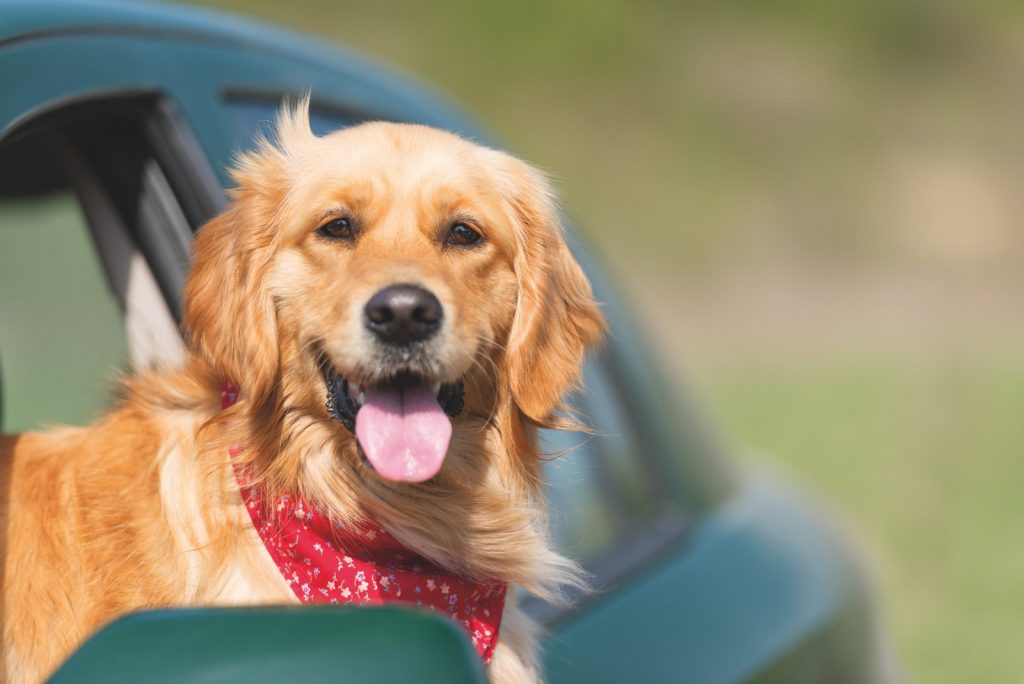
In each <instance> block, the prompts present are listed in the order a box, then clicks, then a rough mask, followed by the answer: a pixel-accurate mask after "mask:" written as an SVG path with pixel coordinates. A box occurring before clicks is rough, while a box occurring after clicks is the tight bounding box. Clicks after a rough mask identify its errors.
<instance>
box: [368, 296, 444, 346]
mask: <svg viewBox="0 0 1024 684" xmlns="http://www.w3.org/2000/svg"><path fill="white" fill-rule="evenodd" d="M365 313H366V327H367V328H369V329H370V330H371V331H372V332H373V333H374V334H375V335H376V336H377V337H379V338H380V339H381V340H383V341H384V342H388V343H390V344H409V343H410V342H419V341H421V340H425V339H427V338H428V337H430V336H431V335H433V334H434V333H435V332H437V330H438V328H440V327H441V318H442V317H443V316H444V311H443V310H442V309H441V302H439V301H437V297H435V296H434V295H433V293H431V292H430V291H429V290H424V289H423V288H422V287H419V286H417V285H389V286H388V287H385V288H384V289H383V290H381V291H380V292H378V293H377V294H375V295H373V296H372V297H370V301H368V302H367V303H366V309H365Z"/></svg>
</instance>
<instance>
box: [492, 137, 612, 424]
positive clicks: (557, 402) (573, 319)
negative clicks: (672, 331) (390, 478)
mask: <svg viewBox="0 0 1024 684" xmlns="http://www.w3.org/2000/svg"><path fill="white" fill-rule="evenodd" d="M503 156H504V155H503ZM503 170H504V173H503V180H504V182H503V183H502V185H503V187H504V193H505V197H506V202H507V203H508V206H509V209H510V214H511V215H512V218H513V220H514V221H515V223H516V232H517V243H518V244H517V254H516V256H515V258H514V261H513V268H514V270H515V275H516V281H517V283H518V287H519V293H518V301H517V306H516V313H515V318H514V319H513V322H512V327H511V330H510V332H509V339H508V345H507V347H506V353H505V362H506V372H507V377H508V378H509V382H510V386H511V391H512V398H513V400H514V401H515V403H516V405H518V407H519V409H520V411H522V412H523V413H524V414H525V415H526V416H527V417H529V418H530V419H531V420H532V421H533V422H534V423H535V424H537V425H542V426H545V425H550V424H552V418H553V416H552V414H553V412H554V411H555V410H556V409H558V408H559V407H561V405H562V403H561V402H562V397H563V396H564V395H565V394H566V393H567V392H569V391H570V390H571V389H573V388H574V387H575V386H576V384H577V383H578V381H579V377H580V367H581V365H582V363H583V356H584V354H585V353H586V351H587V349H588V348H589V347H591V346H593V345H595V344H596V343H597V342H598V341H600V339H601V338H602V336H603V334H604V331H605V322H604V317H603V316H602V315H601V312H600V310H599V309H598V306H597V303H596V302H595V301H594V297H593V294H592V293H591V289H590V283H589V282H588V281H587V278H586V276H585V275H584V274H583V269H582V268H580V265H579V264H578V263H577V262H576V259H575V258H574V257H573V255H572V253H571V252H570V251H569V247H568V245H566V243H565V239H564V237H563V235H562V228H561V225H560V223H559V220H558V211H557V208H556V205H555V202H554V197H553V193H552V192H551V189H550V187H549V185H548V183H547V181H546V180H545V179H544V178H543V176H541V174H540V173H539V172H537V171H536V170H535V169H533V168H532V167H530V166H529V165H527V164H525V163H524V162H521V161H519V160H518V159H514V158H511V157H507V156H505V163H504V165H503Z"/></svg>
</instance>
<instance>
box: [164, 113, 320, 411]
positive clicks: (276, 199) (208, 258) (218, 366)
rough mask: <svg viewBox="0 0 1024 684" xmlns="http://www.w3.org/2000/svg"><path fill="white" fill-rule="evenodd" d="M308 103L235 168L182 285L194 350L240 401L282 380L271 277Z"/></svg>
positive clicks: (305, 134) (307, 136)
mask: <svg viewBox="0 0 1024 684" xmlns="http://www.w3.org/2000/svg"><path fill="white" fill-rule="evenodd" d="M308 108H309V101H308V98H305V99H302V100H300V101H298V102H295V103H293V104H291V105H287V104H286V106H285V108H284V109H283V110H282V113H281V115H280V117H279V118H278V121H277V129H276V136H275V138H276V139H275V141H274V142H270V141H268V140H266V139H260V140H258V141H257V144H256V148H255V149H254V150H253V151H251V152H247V153H245V154H243V155H241V156H240V157H239V159H238V161H237V163H236V165H235V168H234V170H233V171H232V176H233V178H234V180H235V182H236V184H237V185H236V187H235V189H234V190H232V193H231V194H232V200H231V204H230V205H229V206H228V208H227V209H226V210H225V211H224V212H223V213H222V214H220V215H219V216H217V217H216V218H214V219H213V220H211V221H210V222H209V223H207V224H206V225H204V226H203V227H202V228H200V229H199V232H198V233H197V235H196V239H195V242H194V243H193V245H192V267H191V270H190V271H189V275H188V278H187V279H186V281H185V292H184V316H183V323H184V327H185V330H186V333H187V335H188V339H189V342H190V344H191V345H192V347H193V349H194V350H195V351H196V352H197V353H198V354H199V355H200V356H201V357H203V358H204V359H205V360H206V361H207V362H208V363H209V364H210V365H211V367H212V368H213V369H214V370H215V371H216V372H217V373H218V374H220V375H221V376H223V378H224V379H226V380H227V379H230V380H232V381H233V382H235V383H237V384H238V385H239V387H240V388H241V391H242V396H243V397H245V396H249V397H264V396H267V395H268V394H269V392H270V391H271V389H272V387H273V386H274V384H275V383H276V382H277V379H278V378H279V375H280V349H279V343H278V336H279V335H278V332H279V331H278V329H277V320H276V313H275V306H274V300H273V297H272V295H271V294H270V292H269V291H268V288H267V272H268V271H269V269H270V264H271V258H272V256H273V253H274V250H275V248H276V239H277V238H278V236H279V234H280V231H279V230H278V226H277V221H278V217H279V215H280V213H281V211H280V210H281V207H282V206H283V204H284V203H285V201H286V199H287V196H288V188H289V184H290V183H289V181H290V175H291V174H290V171H291V169H292V167H293V166H294V164H295V158H296V157H297V156H299V155H301V149H302V146H303V145H304V144H305V142H307V141H308V140H311V139H312V138H313V135H312V133H311V132H310V129H309V110H308Z"/></svg>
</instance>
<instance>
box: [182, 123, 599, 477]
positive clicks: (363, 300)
mask: <svg viewBox="0 0 1024 684" xmlns="http://www.w3.org/2000/svg"><path fill="white" fill-rule="evenodd" d="M234 178H235V180H236V182H237V188H236V189H235V190H234V192H233V197H232V201H231V204H230V206H229V207H228V208H227V210H226V211H225V212H224V213H223V214H221V215H220V216H218V217H217V218H215V219H214V220H213V221H211V222H210V223H209V224H207V225H206V226H204V227H203V228H202V230H200V232H199V234H198V236H197V238H196V241H195V245H194V250H193V254H194V264H193V268H192V271H191V273H190V275H189V278H188V281H187V284H186V290H185V318H184V322H185V326H186V329H187V330H188V331H189V335H190V340H191V343H192V346H193V349H194V351H195V352H196V353H197V354H198V355H199V356H200V357H201V358H203V359H204V360H205V362H206V363H207V364H209V366H210V367H211V368H212V369H213V370H214V371H215V372H216V373H217V374H219V375H221V376H222V377H224V378H229V379H232V380H234V381H235V382H236V383H238V385H239V386H240V387H241V389H242V402H247V404H248V406H249V410H250V412H251V419H252V420H254V421H255V420H264V421H275V420H276V421H278V422H282V421H283V422H285V423H286V422H287V420H288V417H287V416H285V415H284V414H286V413H288V412H289V411H291V412H293V413H294V412H295V411H302V410H308V411H309V412H311V413H313V414H315V417H316V419H317V420H322V421H326V420H328V419H327V415H326V411H325V410H324V397H325V393H326V391H327V389H328V388H327V386H326V385H328V384H330V378H331V377H334V378H337V379H340V384H339V385H338V386H339V387H343V388H344V389H343V391H345V392H347V393H348V396H346V397H342V398H341V399H342V403H343V404H344V405H347V406H349V407H351V409H352V412H353V413H355V421H354V431H355V434H356V437H357V440H358V444H359V446H360V447H361V450H359V451H357V452H356V453H360V454H361V455H365V457H366V459H367V460H368V461H369V463H370V464H371V465H372V466H373V468H374V469H375V470H376V471H377V473H378V474H379V475H380V476H382V477H384V478H386V479H389V480H406V481H422V480H426V479H429V478H431V477H433V476H434V475H435V474H436V473H437V472H438V470H439V469H440V468H441V467H442V465H443V463H444V459H445V457H446V454H447V453H448V451H449V442H450V439H451V435H452V428H453V423H454V424H455V426H456V429H458V424H459V422H460V421H461V420H464V419H465V416H477V417H478V418H479V417H483V419H484V420H487V419H489V417H492V416H494V415H495V414H497V413H498V412H500V411H501V410H502V409H503V407H504V408H507V409H508V410H511V411H514V412H515V413H516V414H517V415H518V417H519V419H520V420H521V421H523V422H524V423H525V424H528V425H544V424H546V423H547V422H548V421H549V420H550V419H551V417H552V414H553V412H554V411H556V410H557V409H558V407H559V406H560V400H561V397H562V396H563V395H564V394H565V393H566V392H567V391H568V390H569V389H570V388H571V387H572V386H573V384H574V383H575V382H576V381H577V379H578V377H579V368H580V363H581V361H582V357H583V354H584V352H585V349H586V348H587V347H588V346H589V345H590V344H592V343H594V342H596V341H597V339H598V338H599V337H600V335H601V332H602V330H603V326H604V324H603V320H602V317H601V315H600V312H599V311H598V308H597V306H596V305H595V303H594V301H593V298H592V296H591V291H590V286H589V284H588V283H587V281H586V279H585V277H584V275H583V273H582V271H581V269H580V267H579V265H578V264H577V263H576V261H575V260H574V259H573V257H572V255H571V254H570V252H569V249H568V248H567V246H566V244H565V242H564V240H563V237H562V233H561V229H560V227H559V222H558V219H557V214H556V210H555V206H554V203H553V200H552V196H551V192H550V189H549V187H548V185H547V183H546V182H545V181H544V179H543V178H542V177H541V175H540V174H538V173H537V172H536V171H535V170H533V169H532V168H531V167H529V166H528V165H526V164H525V163H523V162H521V161H519V160H518V159H515V158H513V157H511V156H509V155H507V154H504V153H502V152H498V151H495V150H492V149H488V148H485V147H481V146H479V145H475V144H472V143H470V142H467V141H466V140H463V139H461V138H459V137H457V136H454V135H451V134H449V133H445V132H442V131H439V130H435V129H431V128H427V127H423V126H415V125H398V124H389V123H369V124H363V125H361V126H356V127H354V128H350V129H346V130H342V131H339V132H336V133H332V134H330V135H327V136H324V137H316V136H314V135H313V134H312V133H311V132H310V129H309V125H308V112H307V109H306V106H305V105H304V104H300V105H299V106H298V107H296V108H294V109H292V110H290V111H287V112H286V113H284V114H283V115H282V117H281V119H280V121H279V122H278V131H277V140H276V142H275V143H273V144H271V143H263V144H261V145H260V146H259V147H258V148H257V150H256V151H254V152H250V153H247V154H245V155H244V156H243V157H242V158H241V159H240V161H239V163H238V165H237V168H236V169H235V172H234ZM325 378H328V380H327V382H326V383H325ZM463 388H464V394H465V414H464V416H463V417H455V418H453V417H452V416H451V415H449V414H455V413H458V411H459V409H460V408H461V407H460V405H459V404H460V403H461V401H460V399H459V397H458V396H457V395H459V394H460V393H461V392H462V390H463ZM240 403H241V402H240ZM289 403H290V406H288V407H285V404H289ZM505 405H507V406H505ZM303 406H304V407H306V408H305V409H302V408H297V407H303ZM446 409H447V411H446ZM275 411H276V413H275ZM335 429H337V430H340V431H343V428H341V426H337V425H336V426H335Z"/></svg>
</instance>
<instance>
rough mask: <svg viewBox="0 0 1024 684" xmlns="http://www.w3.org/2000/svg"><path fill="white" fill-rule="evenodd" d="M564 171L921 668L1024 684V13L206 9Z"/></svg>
mask: <svg viewBox="0 0 1024 684" xmlns="http://www.w3.org/2000/svg"><path fill="white" fill-rule="evenodd" d="M203 4H209V5H211V6H217V7H222V8H229V9H234V10H239V11H242V12H246V13H248V14H251V15H255V16H257V17H262V18H265V19H269V20H271V21H274V22H275V23H279V24H283V25H285V26H290V27H293V28H297V29H299V30H302V31H307V32H310V33H313V34H315V35H318V36H320V37H323V38H326V39H328V40H331V41H335V42H338V43H342V44H345V45H348V46H349V47H352V48H355V49H357V50H359V51H361V52H364V53H366V54H369V55H371V56H374V57H377V58H379V59H382V60H384V61H386V62H388V63H390V64H392V65H394V66H397V67H398V68H399V69H402V70H405V71H407V72H410V73H412V74H415V75H416V76H419V77H420V78H422V79H424V80H426V81H427V82H429V83H430V84H432V85H434V86H435V87H437V88H438V89H439V90H441V91H442V92H444V93H445V94H447V95H449V96H451V97H453V98H454V99H455V100H456V101H457V102H459V103H460V104H461V105H462V106H463V107H464V108H465V109H467V110H468V111H469V112H470V113H471V114H473V115H474V116H476V118H477V119H479V120H480V121H481V122H482V123H483V124H484V125H485V126H486V127H487V128H488V129H489V130H491V131H492V132H493V133H494V134H495V135H496V136H497V137H498V139H499V140H501V141H502V142H503V143H504V144H506V145H507V146H508V147H510V148H511V149H513V150H514V151H516V152H517V153H519V154H521V155H522V156H524V157H525V158H527V159H529V160H531V161H532V162H534V163H536V164H538V165H539V166H540V167H542V168H543V169H545V170H546V171H548V172H549V173H550V174H552V176H553V178H554V179H555V181H556V184H557V185H558V187H559V190H560V192H561V194H562V196H563V198H564V199H565V203H566V204H567V206H568V207H569V208H570V209H571V211H572V213H573V215H574V217H575V218H576V219H577V220H578V222H579V223H580V224H581V225H582V226H583V228H584V230H585V232H587V233H588V235H589V236H590V237H591V238H592V239H593V240H594V241H595V242H596V243H597V246H598V248H599V250H600V251H601V252H603V254H604V256H605V257H606V259H607V261H608V262H609V263H610V264H611V268H612V271H613V272H614V273H615V274H616V275H617V276H618V278H619V280H620V281H621V282H622V284H623V285H624V287H625V288H626V289H627V291H628V292H629V294H630V295H631V297H632V299H633V301H634V302H636V303H637V304H638V307H637V308H638V309H639V310H640V311H641V313H642V316H641V320H642V321H643V324H644V325H645V326H647V327H650V328H653V329H654V331H655V337H656V339H657V341H658V343H659V346H660V349H661V352H662V356H663V358H664V359H665V361H666V363H667V364H668V365H669V366H670V367H673V368H674V369H676V370H678V371H681V372H685V373H686V375H687V377H688V379H689V380H690V381H691V383H692V384H693V385H695V389H696V391H697V394H698V395H699V396H701V397H703V398H704V399H705V401H706V402H707V403H708V404H709V405H710V407H711V413H712V415H713V417H714V418H715V419H716V420H717V421H718V423H720V425H721V426H722V428H723V431H724V433H725V434H726V435H727V436H728V438H729V439H730V440H732V441H733V442H734V443H735V444H736V446H737V447H738V449H739V450H740V451H741V452H742V453H745V454H749V456H748V458H750V459H752V460H754V461H759V462H765V461H767V462H769V463H772V464H774V465H775V466H776V467H778V468H781V469H783V470H784V471H786V472H788V473H789V474H790V475H791V476H792V477H794V478H796V479H798V480H800V481H803V482H804V483H805V484H806V485H807V487H808V488H809V489H811V490H812V491H815V492H818V493H819V494H820V496H821V498H823V499H824V500H825V501H826V502H827V503H828V505H830V506H831V507H832V508H833V509H834V510H835V511H836V513H837V515H838V516H839V517H840V518H842V519H843V520H845V521H846V522H847V523H848V525H849V527H850V528H851V530H852V532H853V535H854V537H855V538H856V539H859V540H860V543H861V545H862V547H863V548H864V549H865V554H866V555H867V557H868V558H869V562H870V563H871V565H872V566H873V567H874V568H875V570H876V573H877V577H878V585H879V591H880V593H881V597H882V603H883V608H884V610H885V613H886V616H887V618H888V619H889V622H890V625H891V627H892V632H893V635H894V638H895V641H896V644H897V647H898V651H899V655H900V657H901V659H902V661H903V663H904V665H905V668H906V670H907V673H908V675H909V678H910V679H911V680H912V681H919V682H948V683H950V684H954V683H957V684H959V683H962V682H1010V681H1022V678H1024V649H1021V641H1020V640H1021V637H1020V634H1021V630H1022V628H1024V550H1022V549H1024V544H1022V543H1021V541H1020V537H1021V534H1020V530H1021V529H1022V528H1024V504H1022V501H1024V496H1022V495H1021V489H1022V488H1024V485H1022V483H1024V427H1022V425H1024V419H1022V417H1024V344H1022V343H1024V313H1022V311H1021V306H1020V300H1021V296H1020V295H1021V294H1022V293H1024V277H1022V270H1024V269H1021V268H1020V264H1021V263H1022V260H1024V229H1022V227H1021V226H1022V225H1024V199H1022V198H1024V193H1021V192H1020V188H1021V187H1024V182H1022V181H1024V164H1022V162H1024V132H1022V131H1024V127H1022V126H1021V124H1020V122H1021V121H1024V89H1021V87H1020V78H1021V77H1020V75H1021V74H1022V73H1024V4H1021V3H1019V2H1012V1H1010V0H979V1H977V2H972V3H960V2H945V1H942V0H935V1H929V0H859V1H858V2H846V3H837V2H830V1H827V0H782V1H780V2H750V1H743V0H739V1H732V2H719V3H698V2H685V1H684V2H669V1H667V0H666V1H657V0H640V1H636V2H625V1H624V0H617V1H601V2H592V1H589V0H567V1H559V2H549V1H544V0H523V1H520V2H515V3H497V2H470V1H468V0H467V1H464V2H462V1H453V0H446V1H443V2H432V3H416V2H412V1H411V0H383V1H379V2H368V1H338V2H335V1H333V0H294V1H293V2H289V3H279V2H276V1H274V0H249V1H243V0H210V1H209V2H204V3H203Z"/></svg>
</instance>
